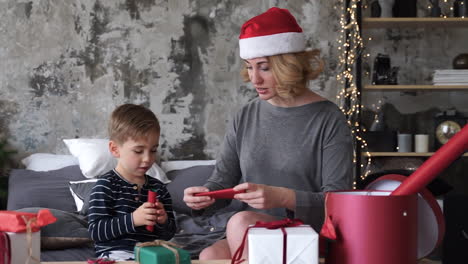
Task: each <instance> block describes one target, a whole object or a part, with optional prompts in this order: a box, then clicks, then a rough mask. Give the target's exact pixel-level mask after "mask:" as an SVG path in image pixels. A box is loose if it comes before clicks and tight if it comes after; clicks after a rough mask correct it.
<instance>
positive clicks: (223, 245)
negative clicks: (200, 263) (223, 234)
mask: <svg viewBox="0 0 468 264" xmlns="http://www.w3.org/2000/svg"><path fill="white" fill-rule="evenodd" d="M199 259H200V260H209V259H231V252H230V250H229V245H228V243H227V240H226V239H222V240H218V241H216V242H215V243H213V245H211V246H209V247H207V248H205V249H203V250H202V252H200V256H199Z"/></svg>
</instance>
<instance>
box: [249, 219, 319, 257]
mask: <svg viewBox="0 0 468 264" xmlns="http://www.w3.org/2000/svg"><path fill="white" fill-rule="evenodd" d="M318 242H319V240H318V234H317V233H316V232H315V231H314V229H313V228H312V227H310V226H309V225H300V226H296V227H283V228H278V229H268V228H265V227H254V228H250V229H249V231H248V245H249V264H260V263H261V264H275V263H277V264H293V263H308V264H316V263H319V256H318Z"/></svg>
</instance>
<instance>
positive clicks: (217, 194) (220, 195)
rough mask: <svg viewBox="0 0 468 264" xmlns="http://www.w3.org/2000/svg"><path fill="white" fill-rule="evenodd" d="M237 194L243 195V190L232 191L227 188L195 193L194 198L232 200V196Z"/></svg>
mask: <svg viewBox="0 0 468 264" xmlns="http://www.w3.org/2000/svg"><path fill="white" fill-rule="evenodd" d="M238 193H245V190H240V191H234V189H233V188H229V189H223V190H217V191H211V192H201V193H195V194H194V196H209V197H211V198H214V199H233V198H234V195H235V194H238Z"/></svg>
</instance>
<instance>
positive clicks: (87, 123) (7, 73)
mask: <svg viewBox="0 0 468 264" xmlns="http://www.w3.org/2000/svg"><path fill="white" fill-rule="evenodd" d="M336 3H338V1H308V0H294V1H267V0H262V1H249V0H238V1H228V0H216V1H215V0H203V1H200V0H199V1H195V0H165V1H163V0H134V1H132V0H126V1H125V0H119V1H117V0H112V1H111V0H108V1H105V0H80V1H61V0H35V1H23V0H3V1H0V67H1V68H0V125H1V129H0V133H2V134H3V135H4V136H6V137H7V139H8V141H9V144H10V145H11V146H12V147H13V148H14V149H16V150H18V156H17V159H20V158H22V157H25V156H26V155H28V154H31V153H35V152H48V153H67V150H66V147H65V145H64V143H63V142H62V139H65V138H77V137H81V138H84V137H106V136H107V135H106V126H107V120H108V117H109V115H110V113H111V111H112V110H113V109H114V108H115V107H116V106H117V105H120V104H122V103H127V102H131V103H137V104H144V105H145V106H148V107H149V108H151V109H152V110H153V111H154V112H155V113H156V114H157V116H158V117H159V118H160V121H161V125H162V135H161V141H160V143H161V155H162V158H163V159H211V158H214V157H215V156H216V153H217V151H218V149H219V146H220V144H221V142H222V140H223V135H224V132H225V124H226V121H227V120H228V119H229V118H230V116H231V113H232V112H234V111H235V110H236V109H238V108H239V106H241V105H243V104H244V103H246V102H247V101H249V100H250V99H252V98H253V97H255V91H254V90H253V89H252V88H251V87H250V86H249V85H248V84H245V83H243V82H242V81H241V78H240V77H239V73H238V72H239V69H240V67H241V64H242V60H241V59H240V58H239V55H238V54H239V52H238V40H237V37H238V32H239V29H240V26H241V25H242V23H243V22H245V21H246V20H247V19H249V18H250V17H252V16H254V15H257V14H259V13H261V12H263V11H265V10H266V9H268V8H269V7H272V6H279V7H283V8H288V9H290V11H291V12H292V13H293V14H294V15H295V16H296V17H297V19H298V21H299V23H300V24H301V25H302V27H303V28H304V30H305V34H306V36H307V41H308V44H309V46H310V47H313V48H319V49H321V50H322V52H323V55H324V59H325V60H326V62H327V66H326V72H325V73H324V74H323V75H322V76H321V77H320V80H319V81H317V82H314V83H313V84H312V88H313V89H316V90H317V91H318V92H320V93H321V94H323V95H324V96H326V97H328V98H330V99H333V98H334V97H335V95H336V88H337V85H336V81H335V75H336V73H337V69H336V67H337V59H336V58H337V43H336V39H337V38H338V31H339V23H338V22H339V16H340V14H339V12H337V11H336V10H335V9H334V5H335V4H336Z"/></svg>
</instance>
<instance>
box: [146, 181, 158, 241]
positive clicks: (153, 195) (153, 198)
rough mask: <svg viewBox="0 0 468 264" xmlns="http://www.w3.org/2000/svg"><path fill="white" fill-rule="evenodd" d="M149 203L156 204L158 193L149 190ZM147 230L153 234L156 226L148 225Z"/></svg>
mask: <svg viewBox="0 0 468 264" xmlns="http://www.w3.org/2000/svg"><path fill="white" fill-rule="evenodd" d="M148 202H150V203H153V204H154V203H155V202H156V192H154V191H151V190H148ZM146 230H148V231H150V232H153V231H154V225H147V226H146Z"/></svg>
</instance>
